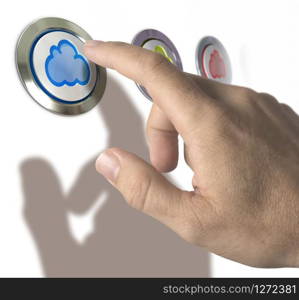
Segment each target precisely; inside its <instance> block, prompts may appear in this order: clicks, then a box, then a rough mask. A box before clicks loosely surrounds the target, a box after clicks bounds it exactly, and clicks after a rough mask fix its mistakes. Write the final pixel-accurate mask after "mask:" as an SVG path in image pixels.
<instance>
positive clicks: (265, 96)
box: [259, 93, 278, 104]
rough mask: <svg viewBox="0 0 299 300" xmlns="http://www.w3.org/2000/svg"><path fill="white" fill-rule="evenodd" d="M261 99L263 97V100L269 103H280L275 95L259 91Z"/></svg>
mask: <svg viewBox="0 0 299 300" xmlns="http://www.w3.org/2000/svg"><path fill="white" fill-rule="evenodd" d="M259 97H260V99H262V101H263V102H266V103H269V104H278V101H277V100H276V98H275V97H273V96H272V95H270V94H268V93H259Z"/></svg>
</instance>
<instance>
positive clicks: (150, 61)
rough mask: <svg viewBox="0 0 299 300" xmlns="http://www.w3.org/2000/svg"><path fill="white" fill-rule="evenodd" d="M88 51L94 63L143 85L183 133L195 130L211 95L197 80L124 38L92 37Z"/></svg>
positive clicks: (155, 54)
mask: <svg viewBox="0 0 299 300" xmlns="http://www.w3.org/2000/svg"><path fill="white" fill-rule="evenodd" d="M84 50H85V54H86V56H87V57H88V58H89V59H90V60H91V61H93V62H94V63H96V64H98V65H101V66H104V67H107V68H111V69H115V70H116V71H118V72H119V73H121V74H122V75H124V76H126V77H128V78H130V79H132V80H134V81H135V82H137V83H138V84H141V85H143V86H144V87H145V88H146V89H147V91H148V93H149V94H150V95H151V97H152V99H153V101H154V102H155V104H157V105H158V106H159V107H160V109H161V110H162V111H164V113H165V114H166V116H167V117H168V118H169V120H170V121H171V123H172V124H173V125H174V126H175V128H176V130H177V131H178V132H179V133H180V134H181V135H182V136H183V135H184V132H188V131H189V130H192V128H193V127H194V126H195V124H196V121H198V119H199V118H200V116H198V112H202V114H201V115H203V114H204V110H205V109H204V108H205V106H206V105H207V104H208V103H209V102H211V99H210V98H209V97H208V96H207V95H206V94H205V93H204V92H203V91H202V90H200V88H199V87H198V86H197V85H196V84H195V81H193V80H192V79H190V78H189V77H188V76H186V75H185V74H184V73H183V72H181V71H180V70H179V69H177V68H176V66H174V65H173V64H171V63H169V62H168V60H167V59H166V58H164V57H163V56H162V55H160V54H158V53H154V52H152V51H150V50H147V49H143V48H141V47H138V46H134V45H130V44H126V43H122V42H100V41H88V42H87V43H86V44H85V49H84Z"/></svg>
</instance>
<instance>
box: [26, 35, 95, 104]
mask: <svg viewBox="0 0 299 300" xmlns="http://www.w3.org/2000/svg"><path fill="white" fill-rule="evenodd" d="M31 69H32V72H33V74H34V75H35V79H36V82H37V83H38V85H39V86H40V88H42V90H43V91H44V92H45V93H46V94H48V95H49V96H50V97H51V98H53V99H54V100H57V101H61V102H67V103H74V102H78V101H83V100H84V99H86V98H87V97H88V96H89V95H90V94H91V93H92V91H93V89H94V87H95V84H96V81H97V69H96V66H95V65H94V64H93V63H91V62H89V61H88V60H87V58H86V57H85V56H84V55H83V42H82V41H81V40H80V39H79V38H78V37H76V36H75V35H74V34H71V33H69V32H65V31H60V30H56V31H50V32H48V33H46V34H44V35H43V36H41V37H40V38H39V39H38V40H37V42H35V43H34V44H33V46H32V49H31Z"/></svg>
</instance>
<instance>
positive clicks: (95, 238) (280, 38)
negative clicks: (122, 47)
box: [0, 0, 299, 277]
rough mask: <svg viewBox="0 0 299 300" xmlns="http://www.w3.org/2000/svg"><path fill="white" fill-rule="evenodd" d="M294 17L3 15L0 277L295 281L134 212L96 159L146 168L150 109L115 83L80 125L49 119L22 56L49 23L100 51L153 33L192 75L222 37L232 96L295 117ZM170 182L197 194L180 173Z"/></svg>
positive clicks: (173, 4) (268, 9)
mask: <svg viewBox="0 0 299 300" xmlns="http://www.w3.org/2000/svg"><path fill="white" fill-rule="evenodd" d="M298 15H299V5H298V2H297V1H286V0H281V1H273V0H272V1H258V0H250V1H237V0H236V1H228V0H227V1H221V0H219V1H216V0H207V1H200V0H196V1H190V0H189V1H173V0H172V1H165V0H164V1H161V0H160V1H155V0H151V1H140V0H139V1H133V0H126V1H115V0H109V1H100V0H97V1H84V2H82V3H81V2H80V1H61V0H59V1H56V0H51V1H49V2H46V1H34V0H27V1H16V0H10V1H7V2H6V3H5V6H2V8H1V12H0V16H1V17H0V24H1V26H0V33H1V48H0V53H1V72H0V79H1V81H0V82H1V91H2V93H1V100H0V101H1V109H0V122H1V127H0V128H1V129H0V130H1V143H0V145H1V156H0V179H1V185H0V276H217V277H219V276H223V277H230V276H237V277H242V276H273V277H275V276H296V277H297V276H298V274H299V271H298V269H256V268H250V267H246V266H243V265H240V264H238V263H234V262H232V261H229V260H226V259H223V258H221V257H218V256H215V255H211V254H209V253H206V252H205V251H204V250H201V249H199V248H197V247H193V246H190V245H188V244H186V243H185V242H184V241H181V240H180V239H179V238H178V237H176V236H175V234H174V233H172V232H171V231H170V230H168V229H166V228H165V227H164V226H162V225H160V224H158V223H157V222H156V221H154V220H152V219H151V218H148V217H146V216H143V215H142V214H140V213H138V212H135V211H133V210H132V209H130V208H128V207H127V206H126V204H125V203H124V201H123V199H122V198H121V197H120V196H119V194H118V193H117V192H115V191H113V189H112V188H111V187H110V186H109V185H108V184H106V182H105V180H104V179H103V178H102V177H101V176H100V175H97V174H96V173H95V172H94V169H93V162H94V157H95V156H96V155H97V154H98V153H99V152H100V151H102V150H103V149H105V147H107V146H108V145H110V146H111V145H113V146H122V147H124V148H126V149H129V150H131V151H134V152H136V153H139V154H140V155H142V156H143V157H146V146H145V142H144V135H143V130H144V124H145V121H146V117H147V115H148V112H149V110H150V102H148V101H147V100H146V99H145V98H144V97H143V96H142V95H141V94H140V93H139V91H138V89H137V88H136V86H135V85H134V84H133V83H132V82H130V81H129V80H127V79H125V78H123V77H121V76H120V75H118V74H115V73H114V72H111V71H109V78H108V86H107V90H106V93H105V95H104V98H103V100H102V102H101V103H100V104H99V106H98V107H96V108H94V109H93V110H92V111H90V112H89V113H86V114H84V115H81V116H76V117H64V116H58V115H55V114H52V113H50V112H48V111H46V110H44V109H43V108H42V107H40V106H39V105H37V104H36V103H35V102H34V101H33V100H32V99H31V98H30V97H29V96H28V94H27V93H26V91H25V90H24V88H23V86H22V85H21V83H20V81H19V79H18V76H17V73H16V69H15V64H14V51H15V44H16V41H17V38H18V36H19V34H20V33H21V31H22V30H23V29H24V27H25V26H27V24H28V23H30V22H32V21H33V20H35V19H37V18H41V17H47V16H56V17H63V18H66V19H69V20H71V21H73V22H75V23H77V24H78V25H80V26H82V27H83V28H84V29H85V30H86V31H87V32H88V33H89V34H90V35H91V36H92V37H94V38H95V39H101V40H122V41H127V42H130V41H131V40H132V38H133V36H134V35H135V34H136V33H137V32H138V31H140V30H142V29H145V28H155V29H158V30H161V31H162V32H164V33H165V34H166V35H168V36H169V38H170V39H172V41H173V42H174V44H175V45H176V46H177V48H178V50H179V52H180V54H181V57H182V61H183V66H184V69H185V71H187V72H193V73H195V72H196V68H195V62H194V52H195V47H196V44H197V42H198V40H199V39H200V38H201V37H203V36H205V35H214V36H215V37H217V38H219V39H220V40H221V41H222V42H223V44H224V45H225V47H226V49H227V51H228V53H229V55H230V58H231V61H232V66H233V82H234V83H235V84H241V85H247V86H250V87H252V88H254V89H256V90H258V91H266V92H268V93H272V94H273V95H275V96H276V97H277V98H278V99H279V100H280V101H282V102H286V103H288V104H289V105H291V106H292V107H293V108H294V109H296V110H297V111H298V109H299V107H298V103H299V101H298V98H299V91H298V83H299V76H298V70H299V55H298V53H299V19H298ZM37 158H39V159H37ZM173 178H175V180H176V181H179V182H180V186H182V187H183V188H186V189H188V188H190V181H191V172H190V171H189V170H188V169H187V168H186V167H185V165H184V164H183V162H182V161H181V163H180V166H179V168H178V170H177V171H175V172H174V173H173ZM60 185H61V186H60ZM60 188H61V190H60ZM105 198H106V199H105ZM250 246H251V245H248V247H250Z"/></svg>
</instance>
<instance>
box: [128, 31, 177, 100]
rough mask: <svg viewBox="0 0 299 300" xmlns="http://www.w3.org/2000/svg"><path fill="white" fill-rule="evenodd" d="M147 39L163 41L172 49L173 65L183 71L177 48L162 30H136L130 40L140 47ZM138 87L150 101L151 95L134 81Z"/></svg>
mask: <svg viewBox="0 0 299 300" xmlns="http://www.w3.org/2000/svg"><path fill="white" fill-rule="evenodd" d="M148 40H160V41H162V42H164V43H165V44H166V45H167V47H168V48H169V49H170V50H171V51H172V54H173V56H174V57H175V65H176V66H177V67H178V68H179V69H180V70H181V71H183V65H182V60H181V57H180V55H179V52H178V50H177V49H176V47H175V45H174V44H173V42H172V41H171V40H170V39H169V38H168V37H167V36H166V35H165V34H164V33H162V32H160V31H158V30H155V29H145V30H142V31H140V32H138V33H137V34H136V35H135V37H134V38H133V40H132V44H133V45H135V46H139V47H142V46H143V45H144V44H145V43H146V42H147V41H148ZM136 85H137V87H138V89H139V90H140V92H141V93H142V94H143V95H144V96H145V97H146V98H147V99H149V100H150V101H152V98H151V96H150V95H149V94H148V92H147V91H146V89H145V88H144V87H143V86H141V85H139V84H138V83H136Z"/></svg>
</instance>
